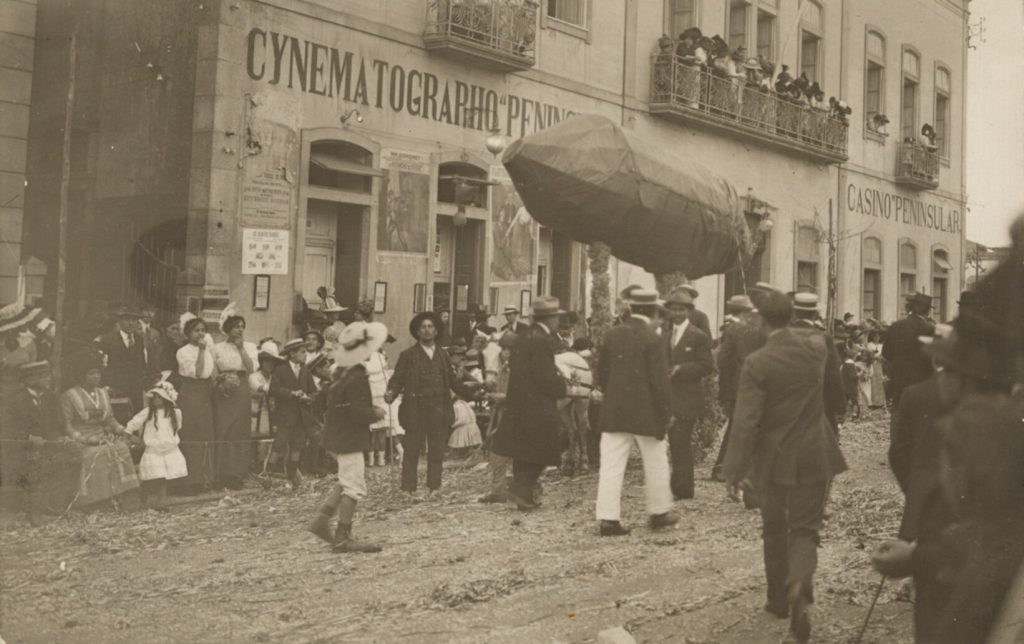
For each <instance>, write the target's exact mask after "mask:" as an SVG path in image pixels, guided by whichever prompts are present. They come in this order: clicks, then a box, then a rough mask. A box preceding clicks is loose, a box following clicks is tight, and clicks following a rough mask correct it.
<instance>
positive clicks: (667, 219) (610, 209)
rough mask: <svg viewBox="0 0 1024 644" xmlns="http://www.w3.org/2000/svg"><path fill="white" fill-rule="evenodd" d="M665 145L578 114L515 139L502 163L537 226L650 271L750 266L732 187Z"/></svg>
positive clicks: (695, 272) (706, 271)
mask: <svg viewBox="0 0 1024 644" xmlns="http://www.w3.org/2000/svg"><path fill="white" fill-rule="evenodd" d="M665 147H666V144H665V143H662V142H657V141H644V140H642V139H640V138H638V137H637V136H636V135H635V134H633V133H630V132H627V131H625V130H623V129H622V128H620V127H619V126H617V125H616V124H615V123H613V122H612V121H610V120H608V119H607V118H605V117H603V116H596V115H578V116H573V117H571V118H569V119H566V120H565V121H562V122H561V123H559V124H557V125H555V126H553V127H550V128H548V129H546V130H543V131H541V132H537V133H536V134H532V135H530V136H527V137H525V138H523V139H520V140H518V141H516V142H514V143H513V144H512V145H510V146H509V148H508V150H506V151H505V154H504V155H503V157H502V162H503V163H504V164H505V167H506V168H507V169H508V173H509V176H511V178H512V182H513V183H514V184H515V187H516V190H517V191H518V192H519V195H520V197H522V199H523V205H524V206H526V209H527V210H528V211H529V212H530V214H531V215H532V216H533V218H534V219H536V220H537V221H539V222H540V223H541V224H543V225H545V226H548V227H550V228H553V229H554V230H557V231H559V232H562V233H564V234H565V235H568V236H569V237H571V238H572V239H574V240H576V241H579V242H583V243H593V242H604V243H606V244H608V245H609V246H610V247H611V251H612V254H613V255H615V256H616V257H618V258H619V259H622V260H624V261H627V262H629V263H631V264H636V265H637V266H641V267H643V268H645V269H646V270H648V271H651V272H652V273H655V274H660V273H670V272H675V271H681V272H683V273H685V274H686V276H687V277H689V278H691V279H695V278H698V277H701V276H703V275H710V274H714V273H723V272H725V271H728V270H729V269H731V268H733V267H734V266H736V265H737V264H738V263H739V261H740V260H741V258H742V259H743V260H744V261H745V260H746V258H747V256H748V253H749V250H748V249H749V244H750V241H749V240H750V234H749V231H748V228H747V225H746V221H745V219H744V217H743V208H742V206H741V201H740V198H739V196H738V195H737V193H736V190H735V189H734V188H733V187H732V186H731V185H730V184H729V183H728V182H727V181H725V180H724V179H722V178H721V177H718V176H715V175H714V174H713V173H711V172H710V171H708V170H707V169H706V168H704V167H702V166H700V165H699V164H696V163H694V162H693V161H690V160H688V159H686V158H684V157H682V156H680V155H677V154H673V153H671V152H668V151H667V150H665ZM681 152H683V153H685V150H681Z"/></svg>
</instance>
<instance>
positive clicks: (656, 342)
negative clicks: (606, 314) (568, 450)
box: [596, 317, 672, 440]
mask: <svg viewBox="0 0 1024 644" xmlns="http://www.w3.org/2000/svg"><path fill="white" fill-rule="evenodd" d="M597 355H598V357H597V373H596V376H597V378H596V381H597V382H596V384H597V386H598V387H600V388H601V390H602V391H603V392H604V402H603V404H602V405H601V415H600V417H599V421H598V429H599V430H600V431H602V432H620V433H626V434H636V435H639V436H653V437H655V438H657V439H659V440H660V439H662V438H664V437H665V431H666V428H667V427H668V422H669V420H670V419H671V418H672V390H671V386H670V385H669V381H668V359H667V354H666V352H665V345H664V341H663V340H662V338H661V336H659V335H658V334H657V333H656V332H655V331H654V329H652V328H651V327H650V326H649V325H648V324H646V323H645V322H644V321H643V320H641V319H639V318H635V317H631V318H629V319H628V320H626V322H625V323H624V324H620V325H619V326H616V327H612V328H611V329H609V330H608V333H606V334H605V336H604V342H603V343H602V344H601V348H600V349H599V350H598V354H597Z"/></svg>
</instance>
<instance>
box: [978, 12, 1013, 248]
mask: <svg viewBox="0 0 1024 644" xmlns="http://www.w3.org/2000/svg"><path fill="white" fill-rule="evenodd" d="M970 9H971V24H972V25H974V24H977V22H978V21H979V20H980V19H981V18H982V17H984V18H985V34H984V40H985V42H979V39H978V38H974V39H973V42H974V44H975V45H976V46H977V49H972V50H968V60H967V65H968V70H967V206H968V216H967V238H968V239H970V240H971V241H976V242H980V243H982V244H985V245H989V246H1003V245H1006V244H1008V243H1009V234H1008V232H1007V230H1008V228H1009V225H1010V222H1011V221H1012V220H1013V219H1014V217H1016V216H1017V215H1019V214H1021V213H1024V38H1022V37H1021V34H1022V33H1024V0H973V2H971V4H970Z"/></svg>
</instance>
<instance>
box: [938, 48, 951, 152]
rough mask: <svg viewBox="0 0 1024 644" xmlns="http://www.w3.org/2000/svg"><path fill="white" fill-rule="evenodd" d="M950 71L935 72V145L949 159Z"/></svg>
mask: <svg viewBox="0 0 1024 644" xmlns="http://www.w3.org/2000/svg"><path fill="white" fill-rule="evenodd" d="M950 85H951V81H950V75H949V70H948V69H946V68H944V67H939V68H938V69H936V71H935V145H936V146H937V147H938V148H939V155H940V156H941V157H943V158H948V157H949V94H950V91H951V88H950Z"/></svg>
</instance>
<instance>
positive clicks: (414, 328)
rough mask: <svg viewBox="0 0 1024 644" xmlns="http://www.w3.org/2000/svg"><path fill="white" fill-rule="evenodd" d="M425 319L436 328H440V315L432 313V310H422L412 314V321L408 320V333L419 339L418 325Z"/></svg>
mask: <svg viewBox="0 0 1024 644" xmlns="http://www.w3.org/2000/svg"><path fill="white" fill-rule="evenodd" d="M427 320H430V321H431V322H433V323H434V326H435V327H437V328H438V329H440V328H441V316H440V315H439V314H438V313H434V312H433V311H423V312H422V313H417V314H416V315H414V316H413V318H412V321H411V322H409V335H411V336H412V337H414V338H416V339H417V340H419V339H420V325H421V324H423V322H425V321H427Z"/></svg>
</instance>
